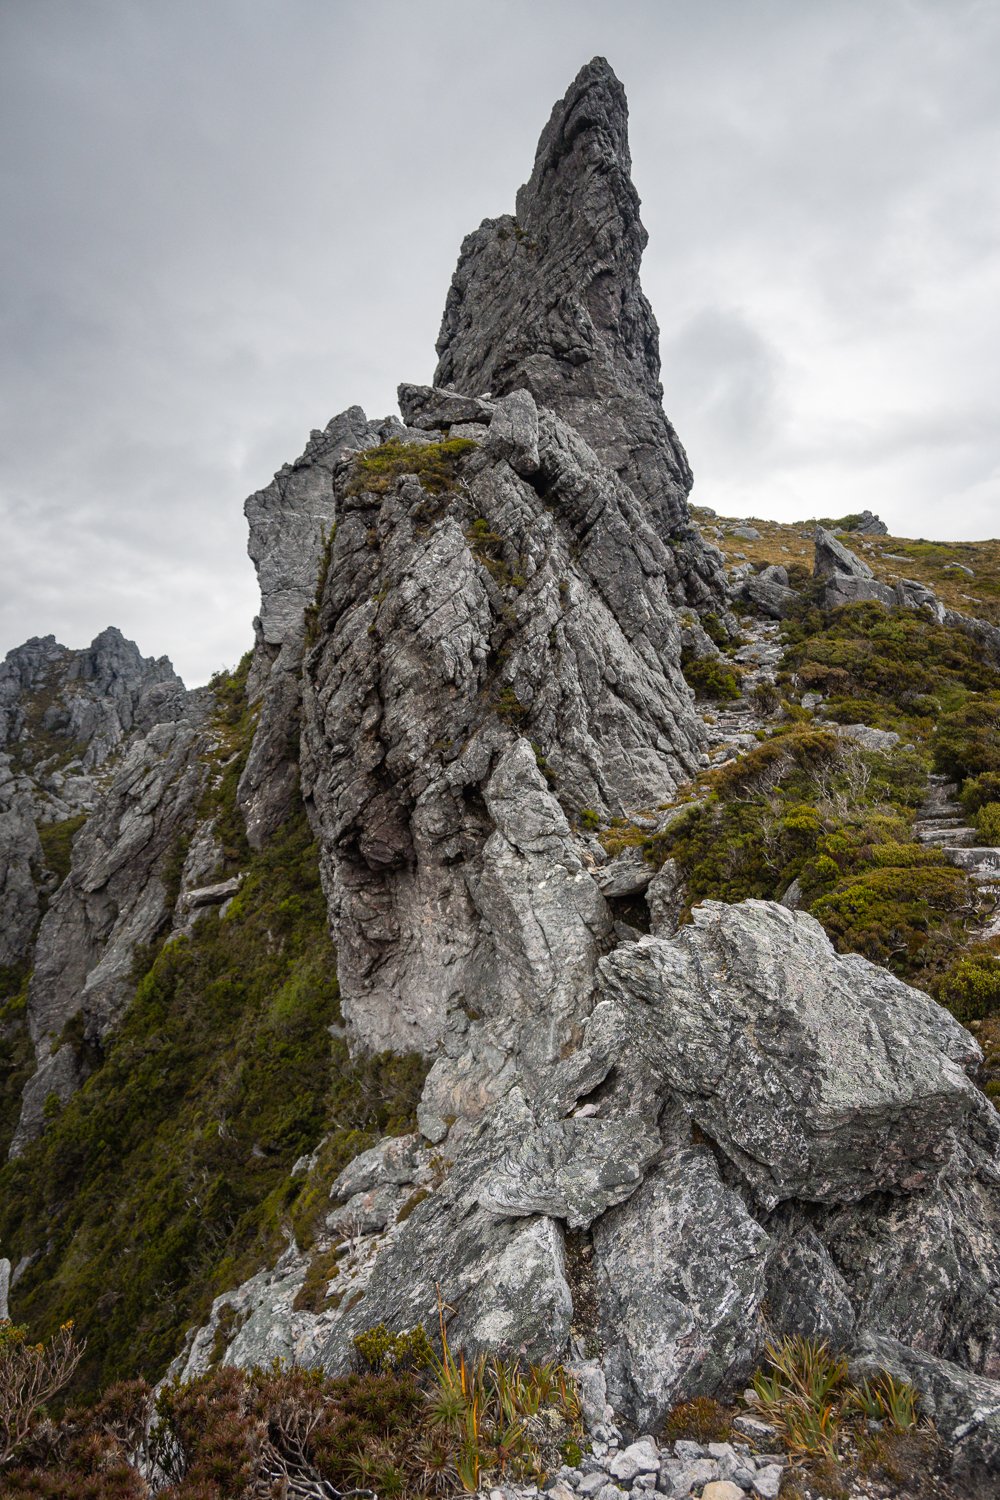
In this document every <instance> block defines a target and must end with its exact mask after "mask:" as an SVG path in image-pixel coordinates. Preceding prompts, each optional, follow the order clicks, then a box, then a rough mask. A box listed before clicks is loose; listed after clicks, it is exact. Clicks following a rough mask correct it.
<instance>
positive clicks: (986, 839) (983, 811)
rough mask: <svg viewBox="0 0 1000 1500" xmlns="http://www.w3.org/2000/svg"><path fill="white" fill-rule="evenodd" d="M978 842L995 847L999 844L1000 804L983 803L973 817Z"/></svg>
mask: <svg viewBox="0 0 1000 1500" xmlns="http://www.w3.org/2000/svg"><path fill="white" fill-rule="evenodd" d="M975 824H976V832H977V834H978V835H979V842H980V843H981V844H987V845H990V846H992V847H994V848H995V847H996V846H997V845H998V844H1000V802H984V803H983V805H982V807H980V808H979V810H978V812H977V813H976V817H975Z"/></svg>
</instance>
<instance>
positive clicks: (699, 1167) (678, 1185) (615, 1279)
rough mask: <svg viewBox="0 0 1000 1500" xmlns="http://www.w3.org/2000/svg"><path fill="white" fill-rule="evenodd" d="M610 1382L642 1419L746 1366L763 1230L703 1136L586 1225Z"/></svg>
mask: <svg viewBox="0 0 1000 1500" xmlns="http://www.w3.org/2000/svg"><path fill="white" fill-rule="evenodd" d="M592 1233H593V1241H594V1272H595V1277H596V1281H597V1291H598V1298H599V1301H600V1310H601V1332H602V1334H603V1337H604V1346H605V1350H606V1353H605V1361H604V1365H605V1372H606V1374H607V1380H608V1394H609V1397H610V1400H611V1403H612V1405H613V1406H614V1407H615V1409H616V1411H618V1410H620V1411H622V1412H624V1413H625V1414H627V1417H628V1420H629V1421H631V1422H634V1423H635V1425H636V1426H637V1427H638V1428H639V1430H640V1431H642V1430H647V1429H649V1428H651V1427H653V1425H654V1424H656V1423H658V1422H661V1421H662V1420H663V1418H664V1416H665V1415H666V1413H667V1412H668V1411H669V1410H670V1408H671V1406H673V1405H674V1404H675V1403H676V1402H677V1401H679V1400H681V1399H687V1398H689V1397H691V1396H695V1395H699V1394H706V1395H708V1394H712V1393H713V1392H715V1391H717V1390H718V1389H719V1388H720V1386H722V1385H723V1384H724V1383H726V1382H728V1381H732V1380H736V1379H739V1378H740V1377H741V1376H743V1375H745V1374H748V1373H749V1372H750V1370H751V1369H752V1367H753V1362H754V1357H755V1355H756V1353H757V1351H758V1349H759V1347H760V1343H761V1326H760V1324H759V1320H758V1316H757V1314H758V1310H759V1307H760V1303H761V1299H762V1298H763V1295H764V1270H765V1264H766V1259H767V1245H768V1240H767V1235H766V1234H765V1232H764V1230H763V1229H762V1228H761V1227H760V1226H759V1225H758V1224H756V1223H755V1222H754V1220H753V1219H752V1218H751V1217H750V1215H749V1213H748V1212H747V1209H746V1207H745V1205H744V1203H743V1201H742V1199H741V1198H740V1196H739V1195H738V1194H737V1193H735V1192H732V1191H731V1190H730V1189H729V1188H726V1187H725V1186H724V1185H723V1183H722V1182H721V1181H720V1178H719V1174H718V1168H717V1167H716V1164H715V1160H714V1158H713V1156H712V1153H711V1152H710V1151H708V1150H707V1149H705V1148H704V1147H688V1148H687V1149H680V1150H677V1151H675V1152H673V1153H672V1154H671V1155H670V1156H669V1157H668V1159H667V1161H665V1162H664V1163H663V1165H662V1166H659V1167H657V1168H656V1169H655V1170H654V1171H653V1172H652V1173H651V1174H650V1175H649V1176H648V1177H647V1178H646V1180H645V1182H644V1183H643V1185H642V1187H641V1188H640V1189H639V1191H638V1192H637V1193H636V1194H635V1195H634V1196H633V1197H632V1198H630V1199H629V1200H628V1202H627V1203H624V1204H623V1205H622V1206H621V1207H620V1208H615V1209H612V1210H610V1212H608V1213H607V1214H605V1215H604V1216H603V1217H602V1218H601V1219H599V1220H598V1221H597V1223H596V1224H595V1225H594V1228H593V1231H592Z"/></svg>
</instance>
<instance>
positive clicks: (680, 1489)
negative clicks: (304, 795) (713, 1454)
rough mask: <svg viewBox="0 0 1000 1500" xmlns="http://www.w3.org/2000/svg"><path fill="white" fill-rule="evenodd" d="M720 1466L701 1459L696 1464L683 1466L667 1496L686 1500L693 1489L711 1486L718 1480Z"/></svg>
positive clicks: (676, 1499) (709, 1460)
mask: <svg viewBox="0 0 1000 1500" xmlns="http://www.w3.org/2000/svg"><path fill="white" fill-rule="evenodd" d="M718 1477H719V1466H718V1464H715V1463H713V1462H712V1460H711V1459H708V1458H699V1459H697V1460H696V1461H695V1462H694V1463H689V1464H683V1465H682V1466H681V1468H680V1470H679V1471H678V1473H677V1474H675V1475H674V1477H673V1480H672V1487H671V1488H670V1489H669V1490H668V1491H667V1494H669V1495H671V1496H672V1497H673V1500H684V1497H685V1496H687V1495H689V1494H690V1493H691V1491H692V1490H693V1489H697V1488H699V1487H700V1486H701V1485H703V1484H711V1482H712V1480H714V1479H718Z"/></svg>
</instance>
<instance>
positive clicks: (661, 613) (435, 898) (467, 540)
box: [303, 390, 702, 1113]
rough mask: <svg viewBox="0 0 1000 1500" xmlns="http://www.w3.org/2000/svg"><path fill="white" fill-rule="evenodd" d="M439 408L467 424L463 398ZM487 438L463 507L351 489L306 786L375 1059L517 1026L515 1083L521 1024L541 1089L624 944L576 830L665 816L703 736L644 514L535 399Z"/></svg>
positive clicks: (349, 994)
mask: <svg viewBox="0 0 1000 1500" xmlns="http://www.w3.org/2000/svg"><path fill="white" fill-rule="evenodd" d="M418 395H419V408H420V412H421V419H422V420H424V421H427V420H429V419H431V418H434V417H436V418H437V419H438V420H439V421H440V422H441V424H442V425H444V424H445V423H446V422H448V420H449V418H450V416H451V415H452V413H453V404H452V401H453V398H450V397H448V396H447V395H441V396H439V395H438V393H436V392H433V391H430V390H425V391H423V392H419V393H416V394H414V393H413V392H412V390H411V394H410V399H409V403H408V404H409V406H410V408H411V410H413V409H415V408H416V407H417V405H418V401H417V396H418ZM477 412H478V415H479V416H480V417H486V418H487V419H488V423H487V422H480V423H479V424H478V426H479V430H480V431H481V434H482V437H481V441H480V442H479V443H478V445H477V446H476V447H475V448H474V449H473V450H472V451H470V452H468V453H467V454H466V456H465V457H464V458H462V459H461V460H460V464H459V467H458V469H457V471H456V474H455V478H454V482H453V483H452V484H451V485H450V487H448V488H446V489H445V490H444V491H443V492H442V493H440V494H437V495H433V494H429V493H427V492H426V491H425V490H424V489H423V488H422V487H421V485H420V483H419V482H418V479H417V478H416V476H415V475H407V474H405V473H403V474H401V475H400V476H399V477H398V478H396V479H394V480H393V481H392V482H391V483H390V484H389V485H388V487H382V488H366V487H365V484H366V481H365V477H364V472H363V470H362V472H360V473H359V474H357V475H356V476H355V474H354V471H353V470H352V469H351V467H350V465H345V467H344V469H343V471H342V473H341V474H340V475H339V476H335V488H336V489H337V490H338V495H339V503H338V522H337V531H336V536H335V538H334V542H333V545H332V548H331V553H330V566H329V570H328V574H327V579H326V585H325V588H324V592H323V596H322V599H321V602H320V607H319V616H318V632H319V640H318V643H317V644H316V646H315V647H314V648H313V650H312V651H311V652H310V654H309V656H308V657H307V660H306V670H305V694H304V731H305V733H304V745H303V782H304V789H305V792H306V796H307V800H308V804H309V805H310V807H311V809H312V812H313V816H314V819H315V823H316V826H317V829H318V831H319V834H320V839H321V845H322V849H323V854H324V869H325V878H326V882H327V888H328V893H329V895H330V898H331V910H332V917H333V927H334V933H335V937H336V940H337V943H338V948H339V974H340V981H341V989H342V995H343V1000H344V1008H345V1014H346V1015H347V1016H348V1017H349V1019H350V1021H351V1024H352V1026H354V1027H355V1029H356V1031H357V1034H358V1035H359V1037H360V1038H361V1039H362V1040H363V1041H364V1042H365V1043H366V1044H367V1045H370V1046H374V1047H381V1046H388V1045H394V1046H401V1047H416V1048H419V1049H420V1050H423V1051H428V1050H430V1049H432V1048H433V1047H434V1046H436V1045H437V1044H438V1042H439V1041H440V1040H441V1039H442V1037H443V1036H444V1034H445V1031H446V1029H447V1028H448V1027H453V1025H455V1024H461V1023H464V1012H465V1011H466V1010H470V1009H471V1010H474V1011H475V1012H476V1013H477V1014H479V1015H482V1016H484V1017H485V1018H486V1024H487V1026H488V1025H489V1023H490V1022H492V1021H494V1020H498V1021H499V1027H498V1029H497V1035H496V1038H495V1045H496V1046H497V1047H498V1048H499V1049H500V1051H499V1052H498V1053H494V1052H492V1051H491V1052H490V1055H489V1057H487V1056H486V1055H485V1054H484V1057H483V1068H482V1071H483V1072H484V1073H485V1075H486V1076H488V1077H492V1078H495V1077H496V1076H497V1074H498V1071H499V1068H500V1066H501V1064H500V1058H501V1057H502V1056H503V1054H504V1052H505V1051H506V1044H505V1042H504V1040H503V1037H504V1032H505V1031H506V1029H507V1026H508V1021H509V1016H510V1013H511V1009H512V1007H522V1008H523V1007H525V1006H530V1005H533V1006H534V1007H535V1009H536V1011H537V1012H538V1013H539V1015H540V1016H543V1017H544V1022H542V1021H541V1020H540V1022H539V1026H538V1028H537V1036H536V1033H535V1032H533V1036H535V1037H536V1042H537V1049H538V1050H537V1051H536V1052H534V1053H533V1054H532V1058H533V1061H532V1060H531V1059H529V1057H528V1055H527V1053H523V1055H522V1057H521V1060H520V1062H519V1064H518V1065H519V1066H522V1065H523V1066H531V1065H535V1064H542V1063H547V1062H548V1061H550V1060H551V1058H552V1057H553V1056H555V1055H558V1049H559V1047H561V1046H562V1045H564V1043H565V1042H566V1040H567V1039H568V1038H569V1036H570V1035H571V1034H572V1030H573V1027H574V1026H575V1025H576V1024H577V1021H578V1017H579V1014H580V1012H581V1006H583V1005H584V996H585V994H586V991H587V987H588V982H589V981H588V980H587V978H586V976H587V975H588V974H592V973H593V964H594V961H595V960H596V957H597V955H598V953H599V952H600V950H601V946H602V944H606V942H607V941H608V938H609V935H610V928H611V920H610V914H609V912H608V909H607V905H606V903H605V901H604V899H603V897H602V896H601V894H600V892H599V891H598V890H597V889H596V887H595V886H594V884H593V882H592V881H591V880H590V879H589V878H586V877H584V875H583V872H582V865H581V858H580V854H579V853H578V852H577V851H576V850H575V849H574V847H573V841H572V838H571V833H570V825H569V823H568V821H567V813H568V814H569V815H570V817H571V818H574V817H576V816H577V815H578V814H579V813H580V811H581V810H582V809H584V808H590V809H594V810H596V811H598V812H601V813H610V814H617V813H622V812H624V811H625V810H626V809H628V808H634V807H640V806H647V805H650V804H653V805H655V803H656V802H658V801H662V800H663V799H664V797H666V796H669V795H670V793H671V791H672V790H673V789H674V788H675V787H676V786H677V784H678V783H679V782H680V781H682V780H684V779H686V778H687V777H688V776H690V774H691V773H692V771H693V770H694V768H695V767H696V765H697V763H698V756H699V754H700V751H701V732H702V731H701V724H700V721H699V719H698V718H697V716H696V714H695V712H694V706H693V703H692V700H691V695H690V692H689V689H688V688H687V685H686V684H685V682H684V680H683V677H682V676H681V673H680V632H679V628H678V623H677V619H676V616H675V612H674V609H673V606H672V604H671V602H670V597H669V593H668V588H667V583H668V571H669V566H670V562H669V557H670V554H669V549H668V548H666V547H665V546H664V544H663V542H662V541H661V539H660V537H659V535H658V534H657V532H656V530H655V529H654V527H653V526H652V525H651V523H650V521H649V520H648V519H647V516H646V514H645V512H644V509H643V508H642V506H640V504H639V503H638V502H637V500H636V499H635V496H634V495H633V493H632V492H631V490H630V489H629V488H628V487H627V486H626V485H625V484H623V483H622V481H621V480H620V479H618V478H617V476H616V475H614V474H613V473H611V472H610V471H609V470H608V469H607V468H606V467H605V466H604V465H603V464H602V463H601V462H600V460H599V459H598V458H597V456H596V455H595V454H594V453H593V451H592V450H591V449H590V448H589V447H588V446H587V445H586V444H585V443H584V442H583V440H582V439H581V438H580V437H579V436H578V434H577V433H576V432H574V431H573V430H572V429H571V428H570V427H568V426H567V425H566V424H565V423H564V422H562V421H561V420H560V419H559V418H557V417H556V416H555V415H554V414H553V413H551V412H547V411H544V410H542V411H539V410H538V409H537V408H536V406H535V403H534V401H533V399H532V398H531V397H530V396H529V395H527V393H525V392H521V393H519V394H518V396H517V398H516V399H515V398H514V397H508V398H504V399H503V400H501V401H499V402H495V403H494V402H490V403H479V406H478V408H477ZM495 429H496V430H495ZM424 437H425V440H426V439H434V438H438V439H440V437H441V432H440V431H438V432H435V431H434V430H433V429H430V428H428V429H426V430H425V431H424ZM540 768H541V769H540ZM543 772H544V775H543ZM515 997H517V998H516V1000H515ZM532 997H533V998H532ZM543 1033H544V1034H545V1040H544V1042H543V1041H542V1040H541V1038H542V1034H543ZM535 1044H536V1043H535V1042H533V1043H532V1046H533V1047H534V1046H535ZM449 1045H450V1044H449V1043H446V1051H447V1050H448V1047H449ZM484 1045H485V1044H484ZM493 1046H494V1042H492V1041H491V1043H490V1047H491V1048H492V1047H493ZM477 1086H478V1085H477ZM442 1112H443V1113H454V1112H456V1110H455V1107H452V1108H449V1109H448V1110H446V1111H442Z"/></svg>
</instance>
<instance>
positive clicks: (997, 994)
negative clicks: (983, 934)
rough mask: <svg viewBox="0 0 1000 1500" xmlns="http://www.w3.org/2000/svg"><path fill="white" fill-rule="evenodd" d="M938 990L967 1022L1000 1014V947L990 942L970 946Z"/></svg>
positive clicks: (961, 1019) (950, 1008)
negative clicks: (991, 944) (999, 948)
mask: <svg viewBox="0 0 1000 1500" xmlns="http://www.w3.org/2000/svg"><path fill="white" fill-rule="evenodd" d="M935 994H936V995H937V998H938V999H939V1000H941V1001H942V1002H943V1003H944V1004H945V1005H947V1007H948V1009H949V1010H950V1011H951V1012H952V1014H953V1015H954V1016H955V1018H956V1020H959V1021H961V1022H962V1023H963V1024H964V1025H968V1023H969V1022H970V1021H985V1020H986V1019H987V1018H988V1017H990V1016H1000V951H998V949H997V947H996V946H990V945H987V944H980V945H977V946H975V947H973V948H970V949H969V951H968V952H967V953H964V954H963V955H962V957H961V958H960V959H958V961H957V962H956V963H955V964H954V965H953V966H952V967H951V968H950V969H949V970H948V972H947V973H946V974H945V975H944V976H943V978H942V979H941V980H940V982H939V984H938V985H937V986H936V987H935Z"/></svg>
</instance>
